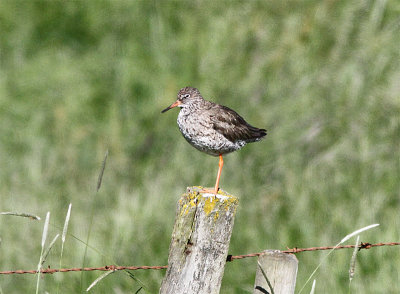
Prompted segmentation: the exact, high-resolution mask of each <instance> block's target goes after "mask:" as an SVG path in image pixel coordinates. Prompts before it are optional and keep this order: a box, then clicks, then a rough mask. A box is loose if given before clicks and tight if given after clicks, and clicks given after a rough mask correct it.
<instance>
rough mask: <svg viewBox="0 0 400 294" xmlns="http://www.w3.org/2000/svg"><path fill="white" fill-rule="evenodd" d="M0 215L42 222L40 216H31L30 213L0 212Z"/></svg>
mask: <svg viewBox="0 0 400 294" xmlns="http://www.w3.org/2000/svg"><path fill="white" fill-rule="evenodd" d="M0 215H13V216H21V217H28V218H30V219H33V220H40V217H39V216H37V215H33V214H30V213H18V212H11V211H5V212H0Z"/></svg>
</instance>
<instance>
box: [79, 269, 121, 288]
mask: <svg viewBox="0 0 400 294" xmlns="http://www.w3.org/2000/svg"><path fill="white" fill-rule="evenodd" d="M112 273H115V271H108V272H105V273H104V274H102V275H101V276H100V277H98V278H97V279H96V280H94V282H93V283H91V284H90V286H89V287H88V288H87V289H86V292H89V291H90V289H92V288H93V287H94V286H96V284H97V283H98V282H100V281H101V280H102V279H104V278H105V277H107V276H108V275H110V274H112Z"/></svg>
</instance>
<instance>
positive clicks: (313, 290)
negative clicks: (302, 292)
mask: <svg viewBox="0 0 400 294" xmlns="http://www.w3.org/2000/svg"><path fill="white" fill-rule="evenodd" d="M314 292H315V280H314V281H313V282H312V287H311V291H310V294H314Z"/></svg>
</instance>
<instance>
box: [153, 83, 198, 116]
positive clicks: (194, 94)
mask: <svg viewBox="0 0 400 294" xmlns="http://www.w3.org/2000/svg"><path fill="white" fill-rule="evenodd" d="M199 100H203V97H202V96H201V94H200V91H199V90H197V89H196V88H192V87H185V88H182V89H180V90H179V92H178V97H177V99H176V101H175V102H174V103H172V104H171V105H170V106H168V107H167V108H165V109H164V110H163V111H161V113H164V112H166V111H168V110H170V109H171V108H174V107H177V106H178V107H186V106H188V105H190V104H192V103H196V101H199Z"/></svg>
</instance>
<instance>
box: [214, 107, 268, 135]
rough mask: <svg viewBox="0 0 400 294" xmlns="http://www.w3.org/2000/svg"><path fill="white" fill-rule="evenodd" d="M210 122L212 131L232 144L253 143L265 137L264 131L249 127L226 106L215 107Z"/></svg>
mask: <svg viewBox="0 0 400 294" xmlns="http://www.w3.org/2000/svg"><path fill="white" fill-rule="evenodd" d="M211 121H212V123H213V128H214V130H216V131H217V132H219V133H220V134H221V135H223V136H224V137H225V138H227V139H228V140H230V141H232V142H236V141H239V140H244V141H254V140H255V139H259V138H261V137H263V136H265V135H266V133H265V130H263V129H258V128H256V127H253V126H251V125H250V124H248V123H247V122H246V121H245V120H244V119H243V117H241V116H240V115H239V114H238V113H237V112H236V111H234V110H232V109H230V108H228V107H226V106H222V105H216V107H214V111H213V114H212V115H211Z"/></svg>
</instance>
